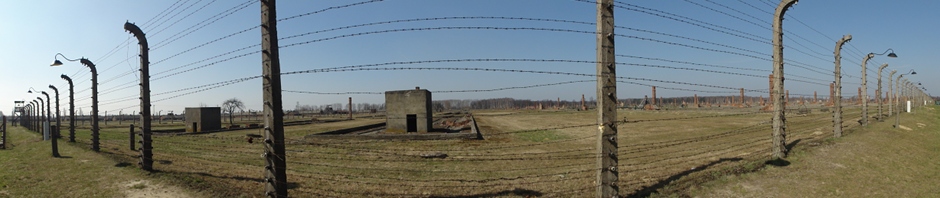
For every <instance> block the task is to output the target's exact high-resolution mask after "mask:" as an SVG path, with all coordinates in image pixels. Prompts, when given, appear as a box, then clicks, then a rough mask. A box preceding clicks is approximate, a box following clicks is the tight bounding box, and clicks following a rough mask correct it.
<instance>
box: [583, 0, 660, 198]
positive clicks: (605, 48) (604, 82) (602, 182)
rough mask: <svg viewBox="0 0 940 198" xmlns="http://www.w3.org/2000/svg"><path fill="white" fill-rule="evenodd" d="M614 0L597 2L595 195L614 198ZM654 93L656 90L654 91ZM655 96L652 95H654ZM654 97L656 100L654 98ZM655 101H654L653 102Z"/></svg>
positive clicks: (615, 76)
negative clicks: (596, 155) (597, 155)
mask: <svg viewBox="0 0 940 198" xmlns="http://www.w3.org/2000/svg"><path fill="white" fill-rule="evenodd" d="M615 49H616V47H615V46H614V1H613V0H597V48H596V51H597V125H598V127H597V128H598V131H597V133H598V138H597V149H598V151H597V152H599V153H600V154H601V155H600V156H599V157H598V158H597V165H598V167H597V189H596V190H597V192H596V195H595V197H598V198H600V197H617V196H618V194H619V193H620V188H619V187H618V186H617V179H618V178H619V177H620V174H619V172H618V170H617V164H618V162H619V161H618V156H617V146H618V145H617V108H616V107H617V73H616V72H617V67H616V66H617V58H616V56H615V55H614V50H615ZM654 90H655V88H654ZM654 93H655V92H654ZM653 98H656V97H655V95H654V97H653ZM654 100H655V99H654Z"/></svg>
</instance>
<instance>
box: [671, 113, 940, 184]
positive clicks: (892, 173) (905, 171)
mask: <svg viewBox="0 0 940 198" xmlns="http://www.w3.org/2000/svg"><path fill="white" fill-rule="evenodd" d="M917 113H919V114H904V115H902V122H901V124H902V127H900V128H901V129H895V128H892V127H891V125H892V124H894V123H893V122H875V123H873V124H871V125H870V126H869V128H868V129H867V130H861V131H858V132H854V133H849V134H847V136H846V137H844V138H841V139H838V140H836V141H835V142H834V143H833V144H828V145H823V146H820V147H817V148H810V149H807V150H806V151H803V152H802V153H794V154H792V155H791V157H790V158H788V160H789V161H790V162H791V164H790V165H789V166H785V167H768V168H766V169H764V170H762V171H759V172H755V173H750V174H745V175H740V176H726V177H724V178H721V179H719V180H718V181H713V182H709V183H706V184H703V185H702V186H701V187H702V188H700V189H696V190H692V191H691V192H690V194H691V195H692V196H694V197H938V196H940V188H937V186H936V184H938V183H940V161H938V160H937V159H938V157H940V119H938V117H940V113H938V110H935V109H923V110H919V112H917ZM892 118H893V117H892ZM891 120H892V121H893V119H891Z"/></svg>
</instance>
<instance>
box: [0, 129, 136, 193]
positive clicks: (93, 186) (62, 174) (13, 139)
mask: <svg viewBox="0 0 940 198" xmlns="http://www.w3.org/2000/svg"><path fill="white" fill-rule="evenodd" d="M8 141H9V143H10V144H11V145H9V146H8V147H7V149H5V150H0V197H124V196H128V195H127V194H126V192H127V190H139V189H143V188H144V187H146V186H138V185H133V186H127V185H126V184H128V183H131V182H133V181H142V180H149V179H150V178H149V177H148V176H147V173H146V172H143V171H141V170H140V169H138V168H137V167H135V166H132V165H131V166H126V165H124V164H120V163H119V162H115V161H113V160H111V159H109V158H107V157H105V156H103V155H101V154H100V153H95V152H92V151H89V150H87V149H86V148H81V147H84V145H79V144H74V143H67V142H66V140H59V153H60V154H61V156H62V157H61V158H53V157H52V154H51V146H50V142H49V141H41V140H40V136H39V134H38V133H35V132H31V131H27V130H25V129H24V128H22V127H12V126H10V127H9V133H8Z"/></svg>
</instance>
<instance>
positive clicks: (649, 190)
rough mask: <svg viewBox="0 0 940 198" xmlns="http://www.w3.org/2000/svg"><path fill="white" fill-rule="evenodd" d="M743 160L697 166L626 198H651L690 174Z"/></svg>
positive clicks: (719, 161)
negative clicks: (654, 193)
mask: <svg viewBox="0 0 940 198" xmlns="http://www.w3.org/2000/svg"><path fill="white" fill-rule="evenodd" d="M741 160H743V159H742V158H739V157H735V158H721V159H719V160H716V161H714V162H711V163H708V164H705V165H701V166H697V167H695V168H694V169H690V170H686V171H682V172H680V173H679V174H675V175H672V176H670V177H669V178H666V179H663V180H660V181H659V182H657V183H656V184H653V185H652V186H648V187H644V188H641V189H640V190H638V191H636V192H635V193H634V194H630V195H627V196H626V197H649V196H650V195H652V194H653V192H656V191H658V190H659V189H662V188H663V187H666V185H669V183H672V182H673V181H676V180H679V179H681V178H682V177H685V176H687V175H689V174H692V173H695V172H699V171H704V170H705V169H708V167H711V166H714V165H717V164H720V163H722V162H736V161H741Z"/></svg>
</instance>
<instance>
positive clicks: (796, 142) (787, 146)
mask: <svg viewBox="0 0 940 198" xmlns="http://www.w3.org/2000/svg"><path fill="white" fill-rule="evenodd" d="M800 141H803V139H796V140H793V142H790V143H789V144H787V145H786V148H787V155H789V154H790V151H793V147H796V145H797V144H799V143H800Z"/></svg>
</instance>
